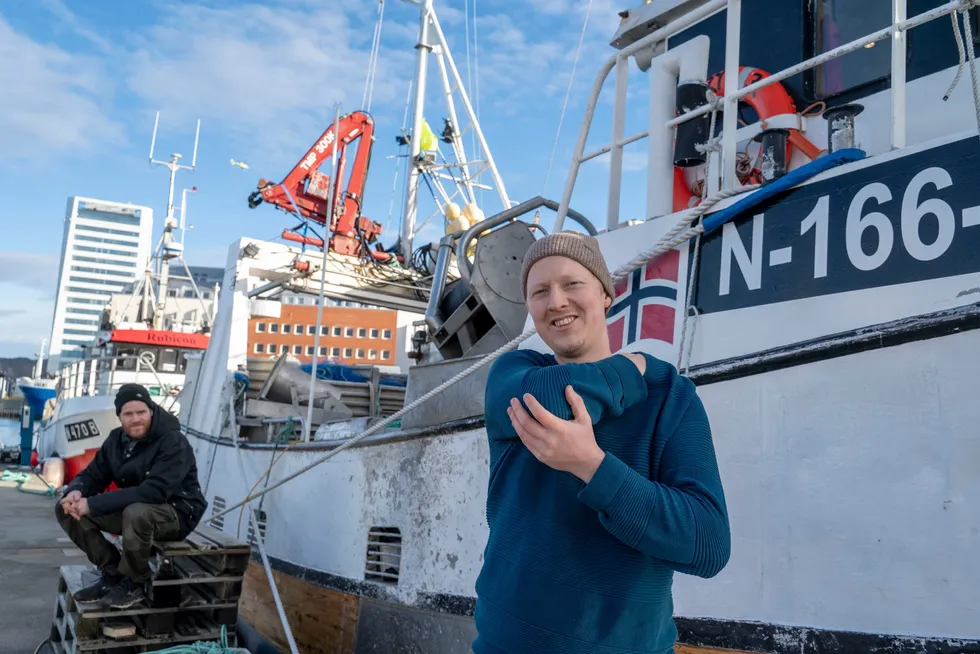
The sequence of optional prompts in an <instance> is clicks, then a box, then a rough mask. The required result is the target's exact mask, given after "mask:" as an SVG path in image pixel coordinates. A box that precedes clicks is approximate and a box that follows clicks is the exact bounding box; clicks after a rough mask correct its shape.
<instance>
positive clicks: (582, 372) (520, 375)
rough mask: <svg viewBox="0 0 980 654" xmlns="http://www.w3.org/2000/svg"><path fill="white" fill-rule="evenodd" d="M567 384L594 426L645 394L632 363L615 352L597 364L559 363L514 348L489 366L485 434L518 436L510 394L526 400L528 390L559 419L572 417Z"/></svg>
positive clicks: (645, 387)
mask: <svg viewBox="0 0 980 654" xmlns="http://www.w3.org/2000/svg"><path fill="white" fill-rule="evenodd" d="M569 385H571V386H572V388H574V389H575V392H576V393H578V394H579V395H580V396H581V397H582V400H583V401H584V402H585V406H586V408H587V409H588V410H589V416H590V417H591V418H592V424H596V423H597V422H599V421H600V420H602V419H603V418H604V417H606V416H618V415H621V414H622V413H623V411H625V410H626V409H628V408H629V407H631V406H633V405H634V404H636V403H637V402H642V401H643V400H645V399H646V397H647V386H646V384H645V383H644V381H643V376H642V375H641V374H640V371H639V369H637V367H636V365H635V364H634V363H633V362H632V361H630V360H629V359H628V358H626V357H624V356H620V355H618V354H617V355H613V356H611V357H609V358H606V359H603V360H601V361H597V362H595V363H565V364H557V363H555V362H554V359H553V358H551V357H546V356H545V355H543V354H540V353H539V352H535V351H533V350H516V351H513V352H507V353H505V354H504V355H502V356H501V357H500V358H499V359H497V361H496V362H494V364H493V365H492V366H491V368H490V373H489V375H488V377H487V385H486V392H485V395H484V414H485V416H486V421H487V435H488V436H489V437H490V438H491V439H506V438H517V433H516V432H515V431H514V428H513V426H512V425H511V424H510V418H509V417H508V416H507V407H508V406H510V401H511V399H512V398H517V399H518V401H520V402H521V404H522V405H524V407H525V408H527V405H525V404H524V400H523V397H524V394H525V393H529V394H530V395H531V396H532V397H534V399H536V400H537V401H538V402H540V403H541V406H543V407H544V408H545V409H547V410H548V411H549V412H551V413H552V414H553V415H555V416H558V417H559V418H561V419H563V420H572V419H573V418H574V416H573V415H572V409H571V407H570V406H569V405H568V400H566V398H565V387H566V386H569Z"/></svg>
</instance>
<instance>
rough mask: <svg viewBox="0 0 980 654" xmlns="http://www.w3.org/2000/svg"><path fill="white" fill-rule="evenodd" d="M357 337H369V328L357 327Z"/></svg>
mask: <svg viewBox="0 0 980 654" xmlns="http://www.w3.org/2000/svg"><path fill="white" fill-rule="evenodd" d="M357 337H358V338H367V330H366V329H364V328H363V327H359V328H358V329H357Z"/></svg>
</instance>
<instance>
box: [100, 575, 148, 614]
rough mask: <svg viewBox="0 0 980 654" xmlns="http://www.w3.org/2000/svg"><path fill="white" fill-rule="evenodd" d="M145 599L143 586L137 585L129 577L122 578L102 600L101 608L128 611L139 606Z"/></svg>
mask: <svg viewBox="0 0 980 654" xmlns="http://www.w3.org/2000/svg"><path fill="white" fill-rule="evenodd" d="M145 598H146V595H145V594H144V592H143V584H138V583H136V582H135V581H133V580H132V579H130V578H129V577H124V578H123V580H122V581H121V582H119V584H117V585H116V586H115V587H114V588H113V589H112V590H110V591H109V594H108V595H106V596H105V598H103V600H102V606H104V607H106V608H110V609H129V608H132V607H134V606H136V605H137V604H140V603H141V602H142V601H143V600H144V599H145Z"/></svg>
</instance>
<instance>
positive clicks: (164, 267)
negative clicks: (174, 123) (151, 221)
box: [143, 111, 201, 329]
mask: <svg viewBox="0 0 980 654" xmlns="http://www.w3.org/2000/svg"><path fill="white" fill-rule="evenodd" d="M159 123H160V112H159V111H158V112H157V116H156V120H155V121H154V123H153V139H152V140H151V141H150V164H151V165H160V166H166V167H167V169H168V170H170V189H169V192H168V194H167V216H166V218H165V219H164V222H163V235H162V236H161V237H160V242H159V243H158V244H157V249H156V251H155V252H154V257H155V258H158V265H159V270H158V271H157V274H158V275H159V278H160V281H159V286H158V288H157V302H156V306H155V307H154V310H153V319H152V323H151V327H152V328H153V329H160V328H162V326H163V312H164V309H165V305H166V303H167V279H168V277H169V274H170V260H171V259H173V258H175V257H179V256H180V255H181V252H182V251H183V243H182V242H177V241H175V240H174V236H173V231H174V228H176V227H177V217H176V216H175V211H174V185H175V183H176V180H177V171H178V170H189V171H191V172H193V171H194V170H196V169H197V142H198V138H199V137H200V135H201V119H200V118H198V120H197V131H196V132H195V134H194V155H193V157H192V159H191V165H190V166H182V165H180V164H179V163H178V162H179V161H180V159H181V155H180V154H178V153H176V152H175V153H173V154H171V155H170V161H157V160H155V159H154V158H153V147H154V145H155V144H156V140H157V126H158V125H159ZM181 217H183V213H182V215H181ZM181 241H183V239H181ZM149 278H150V264H149V263H148V264H147V268H146V282H145V283H144V286H143V319H144V320H145V319H146V318H147V313H148V311H147V310H148V308H149V304H150V297H149V293H150V287H151V285H150V283H149Z"/></svg>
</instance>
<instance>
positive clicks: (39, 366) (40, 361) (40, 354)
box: [34, 338, 48, 379]
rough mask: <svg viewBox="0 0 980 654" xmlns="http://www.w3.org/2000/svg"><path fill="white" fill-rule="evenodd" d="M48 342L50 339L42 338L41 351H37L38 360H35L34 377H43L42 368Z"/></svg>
mask: <svg viewBox="0 0 980 654" xmlns="http://www.w3.org/2000/svg"><path fill="white" fill-rule="evenodd" d="M47 344H48V339H46V338H44V339H41V351H40V352H38V353H37V361H35V362H34V379H40V378H41V369H42V368H43V367H44V348H45V346H47Z"/></svg>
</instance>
